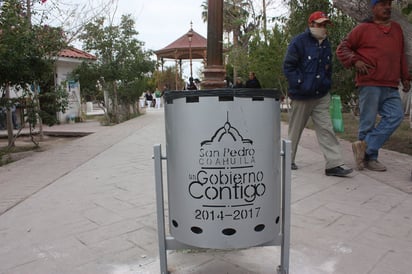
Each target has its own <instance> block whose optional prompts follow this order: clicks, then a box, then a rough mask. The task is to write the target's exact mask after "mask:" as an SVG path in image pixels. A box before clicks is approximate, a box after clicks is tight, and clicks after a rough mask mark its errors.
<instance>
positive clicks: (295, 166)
mask: <svg viewBox="0 0 412 274" xmlns="http://www.w3.org/2000/svg"><path fill="white" fill-rule="evenodd" d="M290 168H291V169H292V170H297V169H298V166H297V165H296V164H295V163H292V165H291V167H290Z"/></svg>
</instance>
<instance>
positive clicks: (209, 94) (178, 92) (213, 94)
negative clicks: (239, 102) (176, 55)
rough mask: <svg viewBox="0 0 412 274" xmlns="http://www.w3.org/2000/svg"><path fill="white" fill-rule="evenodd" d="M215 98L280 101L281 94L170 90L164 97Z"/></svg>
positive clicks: (249, 90) (243, 90)
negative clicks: (272, 99) (257, 98)
mask: <svg viewBox="0 0 412 274" xmlns="http://www.w3.org/2000/svg"><path fill="white" fill-rule="evenodd" d="M216 96H233V97H243V98H253V97H267V98H274V99H276V100H280V99H282V98H283V94H282V92H281V91H280V90H278V89H269V88H261V89H253V88H241V89H233V88H222V89H211V90H196V91H187V90H183V91H181V90H172V91H166V92H165V93H164V97H165V99H166V100H167V101H170V100H172V101H173V100H174V99H179V98H187V97H216Z"/></svg>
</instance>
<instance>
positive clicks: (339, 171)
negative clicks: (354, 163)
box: [325, 166, 353, 177]
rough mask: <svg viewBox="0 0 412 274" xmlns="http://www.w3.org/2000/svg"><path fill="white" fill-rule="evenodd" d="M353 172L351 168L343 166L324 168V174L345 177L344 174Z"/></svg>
mask: <svg viewBox="0 0 412 274" xmlns="http://www.w3.org/2000/svg"><path fill="white" fill-rule="evenodd" d="M352 172H353V169H351V168H345V167H343V166H337V167H334V168H328V169H325V174H326V176H338V177H345V176H346V175H348V174H350V173H352Z"/></svg>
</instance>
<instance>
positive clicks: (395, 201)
mask: <svg viewBox="0 0 412 274" xmlns="http://www.w3.org/2000/svg"><path fill="white" fill-rule="evenodd" d="M79 125H81V124H79ZM68 126H72V130H73V131H75V130H76V126H78V125H77V124H75V125H68ZM92 131H96V133H94V134H91V135H88V136H86V137H83V138H80V139H77V140H73V141H71V142H69V143H66V144H65V145H64V146H61V147H55V148H53V149H51V150H48V151H45V152H41V153H37V154H34V155H33V156H31V157H29V158H25V159H22V160H20V161H18V162H15V163H12V164H9V165H7V166H4V167H0V273H2V274H25V273H27V274H29V273H30V274H37V273H38V274H45V273H59V274H60V273H84V274H86V273H87V274H94V273H96V274H97V273H99V274H101V273H113V274H119V273H150V274H151V273H159V254H158V248H157V245H158V242H157V232H156V231H157V225H156V208H155V185H154V168H153V160H152V154H153V145H154V144H162V146H163V147H164V143H165V140H164V139H165V136H164V113H163V110H155V109H153V110H151V111H148V112H147V113H146V114H145V115H143V116H141V117H139V118H136V119H133V120H130V121H128V122H125V123H122V124H120V125H117V126H113V127H101V128H98V129H95V130H92ZM285 133H286V126H285V125H282V135H283V136H284V135H285ZM342 148H343V152H344V156H345V159H346V162H347V164H348V165H349V166H353V163H354V162H353V160H352V154H351V150H350V144H349V143H347V142H345V141H342ZM381 161H382V162H383V163H385V164H386V165H387V167H388V171H387V172H384V173H376V172H370V171H362V172H357V171H356V172H354V174H353V176H351V178H334V177H326V176H325V175H324V174H323V173H324V170H323V169H324V167H323V165H324V164H323V157H322V155H321V154H320V151H319V149H318V146H317V143H316V138H315V136H314V133H313V132H312V131H310V130H306V131H304V134H303V136H302V143H301V146H300V147H299V151H298V156H297V164H298V165H299V167H300V169H299V170H297V171H293V173H292V226H291V246H290V273H293V274H324V273H325V274H326V273H328V274H329V273H330V274H332V273H333V274H343V273H345V274H346V273H347V274H354V273H355V274H388V273H390V274H407V273H411V269H412V261H411V259H410V258H412V217H411V212H412V199H411V195H410V193H412V182H411V181H410V171H411V168H412V157H410V156H407V155H403V154H400V153H395V152H390V151H382V153H381ZM279 255H280V251H279V247H273V246H272V247H256V248H247V249H236V250H230V251H222V250H218V251H216V250H205V252H200V251H198V250H180V251H169V253H168V261H169V270H170V271H171V272H172V273H205V274H206V273H207V274H210V273H216V274H220V273H233V274H234V273H236V274H246V273H259V274H262V273H263V274H265V273H275V269H276V267H277V265H278V264H279Z"/></svg>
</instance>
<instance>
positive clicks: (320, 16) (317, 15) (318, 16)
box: [308, 11, 330, 24]
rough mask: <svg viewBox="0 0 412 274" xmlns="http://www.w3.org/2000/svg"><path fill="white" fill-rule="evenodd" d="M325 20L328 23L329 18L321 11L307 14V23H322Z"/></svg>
mask: <svg viewBox="0 0 412 274" xmlns="http://www.w3.org/2000/svg"><path fill="white" fill-rule="evenodd" d="M326 21H327V22H329V23H330V19H329V18H328V17H327V16H326V14H325V13H324V12H323V11H315V12H314V13H312V14H311V15H310V16H309V20H308V23H309V24H310V23H312V22H315V23H323V22H326Z"/></svg>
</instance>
